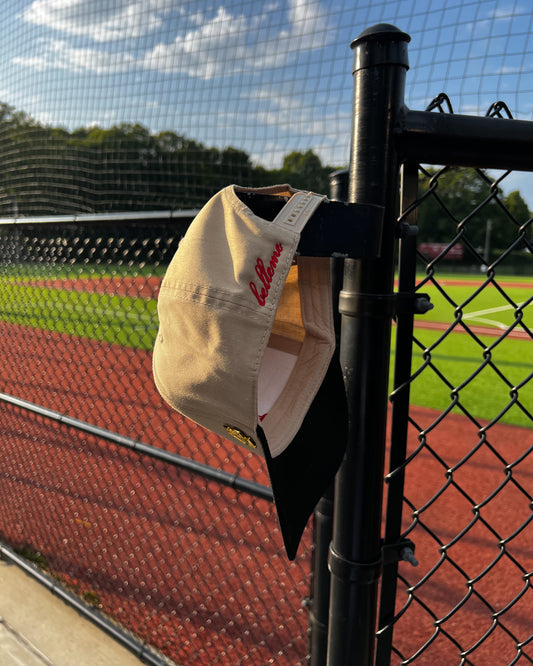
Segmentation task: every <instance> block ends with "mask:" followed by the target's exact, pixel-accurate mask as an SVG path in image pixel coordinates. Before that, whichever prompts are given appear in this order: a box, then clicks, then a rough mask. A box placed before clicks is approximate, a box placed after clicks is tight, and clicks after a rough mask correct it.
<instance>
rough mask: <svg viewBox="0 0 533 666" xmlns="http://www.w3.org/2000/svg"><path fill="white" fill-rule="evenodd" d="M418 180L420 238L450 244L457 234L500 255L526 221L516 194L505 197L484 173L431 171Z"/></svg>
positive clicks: (524, 205) (454, 170)
mask: <svg viewBox="0 0 533 666" xmlns="http://www.w3.org/2000/svg"><path fill="white" fill-rule="evenodd" d="M427 174H428V176H427V177H424V178H421V179H420V181H419V197H424V201H423V202H422V203H421V204H420V206H419V209H418V222H417V224H418V227H419V239H420V240H421V241H423V242H446V243H447V242H450V241H451V240H452V239H453V238H454V237H455V235H456V234H461V236H462V238H463V239H464V240H465V241H467V242H468V243H470V244H471V245H472V246H473V247H474V248H476V249H477V250H478V251H480V252H483V251H484V249H485V245H486V242H487V237H488V235H489V238H490V246H491V248H493V249H494V250H498V251H499V252H501V251H503V250H505V249H506V248H507V247H508V246H509V245H511V244H512V243H513V242H514V241H515V240H516V238H517V237H518V228H519V226H520V224H523V223H524V222H525V221H527V220H528V219H529V216H530V214H529V210H528V207H527V205H526V203H525V202H524V200H523V198H522V196H521V195H520V193H519V192H512V193H511V194H509V195H507V196H505V195H504V193H503V191H502V190H501V188H500V187H498V186H495V185H493V184H492V180H491V178H490V177H489V176H488V175H487V173H486V172H484V171H483V170H475V169H466V168H448V169H445V170H442V171H437V170H436V169H433V168H430V169H428V171H427Z"/></svg>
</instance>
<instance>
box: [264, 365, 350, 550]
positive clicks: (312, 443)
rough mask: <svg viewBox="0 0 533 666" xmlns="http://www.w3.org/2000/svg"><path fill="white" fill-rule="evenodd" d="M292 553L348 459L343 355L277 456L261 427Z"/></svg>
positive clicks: (280, 519) (283, 531) (287, 547)
mask: <svg viewBox="0 0 533 666" xmlns="http://www.w3.org/2000/svg"><path fill="white" fill-rule="evenodd" d="M258 435H259V437H260V438H261V441H262V444H263V450H264V453H265V460H266V464H267V469H268V473H269V477H270V484H271V486H272V493H273V495H274V502H275V505H276V511H277V514H278V522H279V525H280V529H281V534H282V537H283V543H284V545H285V550H286V552H287V556H288V558H289V559H290V560H294V558H295V557H296V553H297V551H298V546H299V544H300V540H301V538H302V534H303V532H304V530H305V527H306V525H307V522H308V520H309V517H310V516H311V514H312V513H313V510H314V508H315V506H316V504H317V502H318V500H319V499H320V498H321V497H322V495H323V494H324V493H325V492H326V490H327V489H328V488H329V486H330V485H331V483H332V481H333V479H334V478H335V474H336V473H337V470H338V469H339V466H340V464H341V462H342V459H343V457H344V452H345V450H346V441H347V409H346V394H345V388H344V381H343V378H342V373H341V368H340V363H339V358H338V354H337V353H335V354H334V355H333V358H332V360H331V363H330V365H329V368H328V371H327V373H326V376H325V378H324V381H323V382H322V385H321V386H320V389H319V390H318V392H317V394H316V396H315V398H314V400H313V402H312V404H311V407H310V408H309V410H308V412H307V414H306V416H305V418H304V420H303V423H302V425H301V427H300V429H299V431H298V433H297V435H296V437H295V438H294V439H293V440H292V442H291V443H290V445H289V446H288V447H287V448H286V449H285V451H284V452H283V453H281V454H280V455H278V456H276V457H275V458H272V457H271V456H270V454H269V450H268V442H267V441H266V438H265V434H264V432H263V430H262V429H261V428H260V427H259V428H258Z"/></svg>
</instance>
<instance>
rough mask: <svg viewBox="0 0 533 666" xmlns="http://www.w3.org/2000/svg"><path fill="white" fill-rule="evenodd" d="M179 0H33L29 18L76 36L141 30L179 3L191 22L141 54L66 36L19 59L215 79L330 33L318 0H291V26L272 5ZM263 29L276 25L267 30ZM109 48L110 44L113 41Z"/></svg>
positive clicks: (278, 62)
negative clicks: (252, 11)
mask: <svg viewBox="0 0 533 666" xmlns="http://www.w3.org/2000/svg"><path fill="white" fill-rule="evenodd" d="M172 5H175V0H114V1H113V2H109V0H33V2H32V3H31V5H30V6H29V7H28V8H27V9H26V11H25V12H24V15H23V16H24V19H25V20H26V21H30V22H32V23H34V24H38V25H41V26H44V27H47V28H49V29H54V30H56V31H60V32H62V33H64V34H65V35H68V36H85V37H89V38H90V39H92V40H93V41H95V42H98V43H103V42H111V41H115V40H118V39H123V38H125V37H139V36H141V35H142V34H145V33H147V32H149V31H153V30H155V29H156V28H159V27H160V26H161V25H162V21H163V18H164V16H165V13H168V12H169V11H171V10H172V9H174V10H175V11H176V12H177V13H179V15H180V16H181V18H182V23H186V24H188V25H189V26H190V29H189V30H187V31H183V32H182V33H180V34H178V35H177V36H176V38H175V39H174V41H173V42H171V43H163V42H161V43H159V44H157V45H156V46H155V47H154V48H152V49H151V50H150V51H148V52H147V53H145V54H144V55H143V56H141V57H140V58H139V57H137V56H133V55H132V54H128V53H126V52H123V53H121V54H115V53H112V52H110V51H109V50H103V49H102V50H100V49H92V48H81V47H79V46H74V45H72V44H70V43H69V42H68V41H67V40H66V39H64V38H62V39H51V38H49V37H47V38H43V41H42V44H43V48H42V51H41V53H39V54H38V55H35V56H31V57H21V56H19V57H16V58H14V60H13V61H14V62H16V63H18V64H20V65H25V66H27V67H33V68H34V69H38V70H44V69H48V68H60V69H65V70H70V71H74V72H81V71H91V72H95V73H98V74H103V73H109V72H117V71H123V70H125V69H127V68H128V67H133V66H136V67H139V68H144V69H147V70H150V71H158V72H163V73H168V74H174V73H185V74H188V75H189V76H191V77H197V78H202V79H212V78H214V77H220V76H225V75H231V74H235V73H236V72H242V71H253V70H255V71H257V70H258V69H267V68H271V67H282V66H284V65H286V64H287V63H288V62H289V61H290V59H291V58H292V57H293V56H294V55H295V54H296V53H301V51H302V50H313V49H317V48H322V47H323V46H324V45H325V44H326V42H327V41H329V38H331V32H332V31H331V30H329V29H328V20H327V14H326V12H325V10H323V9H322V7H321V5H320V4H319V3H317V2H315V1H314V0H288V4H287V5H286V8H287V13H286V20H285V21H284V22H283V26H284V27H283V29H281V30H278V32H277V34H276V32H275V31H274V32H272V29H271V27H269V28H268V30H267V29H266V28H265V21H267V17H268V15H267V13H263V14H259V15H256V16H253V17H247V16H245V15H244V14H235V13H231V12H230V11H229V10H228V9H226V8H225V7H223V6H219V7H218V9H217V11H216V12H215V13H214V14H213V15H211V16H209V17H208V16H206V15H204V14H201V13H199V12H198V11H195V12H193V13H186V11H185V10H184V9H183V8H179V7H177V8H176V7H174V8H173V7H172ZM268 6H269V7H270V11H271V15H270V17H272V16H276V15H281V16H282V17H283V11H282V9H281V7H280V6H279V3H278V4H276V5H274V4H269V5H268ZM262 29H263V31H264V32H265V33H267V32H268V39H266V40H265V39H264V38H263V33H262ZM107 48H108V49H109V47H107Z"/></svg>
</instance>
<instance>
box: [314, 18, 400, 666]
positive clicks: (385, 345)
mask: <svg viewBox="0 0 533 666" xmlns="http://www.w3.org/2000/svg"><path fill="white" fill-rule="evenodd" d="M409 39H410V38H409V36H408V35H406V34H405V33H403V32H401V31H400V30H398V29H397V28H395V27H394V26H390V25H386V24H381V25H377V26H374V27H372V28H369V29H368V30H365V31H364V32H363V33H362V34H361V35H360V36H359V37H358V38H357V39H356V40H355V41H354V42H353V44H352V48H353V49H354V118H353V137H352V151H351V164H350V188H349V200H350V201H351V202H354V203H363V202H364V203H371V204H378V205H381V206H384V208H385V220H384V231H383V239H382V247H381V255H380V257H379V258H377V259H372V260H352V259H346V260H345V266H344V281H343V289H342V291H341V294H340V299H339V309H340V311H341V313H342V331H341V345H340V351H341V363H342V367H343V372H344V378H345V384H346V393H347V398H348V407H349V435H348V447H347V452H346V456H345V459H344V461H343V464H342V467H341V469H340V471H339V474H338V475H337V481H336V488H335V508H334V526H333V541H332V544H331V547H330V553H329V568H330V572H331V595H330V615H329V631H328V662H327V663H328V666H349V665H356V664H357V665H361V666H363V665H364V666H369V665H370V664H372V663H373V660H374V652H375V630H376V615H377V591H378V582H379V577H380V573H381V563H382V555H381V539H380V533H381V517H382V516H381V509H382V493H383V468H384V456H385V439H386V420H387V395H388V375H389V357H390V336H391V314H392V312H393V306H394V299H393V293H392V292H393V281H394V246H395V225H396V215H395V212H396V202H397V190H398V170H399V165H398V158H397V155H396V153H395V148H394V141H393V136H392V134H393V130H394V127H395V124H396V123H397V122H398V119H399V116H400V114H401V112H402V109H403V104H404V102H403V99H404V98H403V95H404V85H405V72H406V69H407V68H408V61H407V42H408V41H409Z"/></svg>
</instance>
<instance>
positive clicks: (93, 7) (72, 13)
mask: <svg viewBox="0 0 533 666" xmlns="http://www.w3.org/2000/svg"><path fill="white" fill-rule="evenodd" d="M172 5H173V2H172V0H113V2H109V0H33V2H32V3H31V5H29V6H28V7H27V8H26V9H25V10H24V13H23V18H24V20H25V21H28V22H29V23H33V24H35V25H40V26H44V27H46V28H52V29H54V30H58V31H60V32H63V33H65V34H68V35H78V36H85V37H90V38H91V39H93V40H94V41H97V42H108V41H113V40H119V39H125V38H128V37H140V36H141V35H144V34H146V33H148V32H151V31H153V30H155V29H157V28H159V27H160V26H161V25H162V24H163V17H164V15H165V13H166V12H168V11H169V10H171V9H172Z"/></svg>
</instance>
